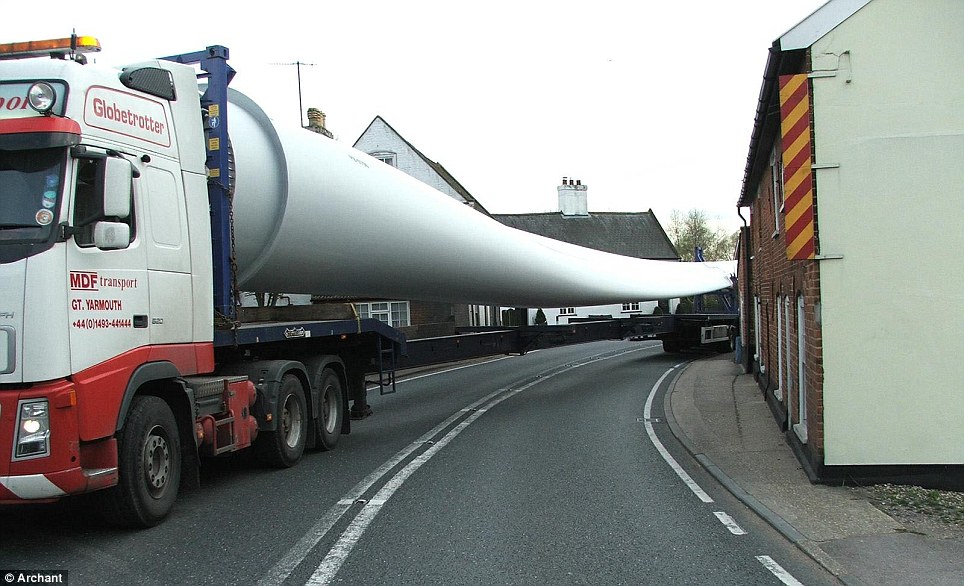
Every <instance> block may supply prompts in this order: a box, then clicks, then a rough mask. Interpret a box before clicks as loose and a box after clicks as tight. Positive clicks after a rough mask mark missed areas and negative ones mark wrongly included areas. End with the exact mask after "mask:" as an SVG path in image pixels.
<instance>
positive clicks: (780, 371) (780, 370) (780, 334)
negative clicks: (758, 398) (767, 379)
mask: <svg viewBox="0 0 964 586" xmlns="http://www.w3.org/2000/svg"><path fill="white" fill-rule="evenodd" d="M776 306H777V388H775V389H773V396H774V397H776V399H777V401H782V400H783V391H782V387H783V337H784V331H783V330H784V325H785V324H784V320H783V304H782V303H781V300H780V298H779V297H777V300H776ZM788 349H789V348H788Z"/></svg>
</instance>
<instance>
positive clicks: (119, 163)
mask: <svg viewBox="0 0 964 586" xmlns="http://www.w3.org/2000/svg"><path fill="white" fill-rule="evenodd" d="M104 164H105V168H104V182H103V184H102V185H103V189H104V192H103V201H104V216H106V217H114V218H126V217H128V216H130V215H131V180H132V178H133V176H134V171H133V167H132V166H131V164H130V162H128V161H127V160H125V159H121V158H115V157H108V158H107V159H105V160H104Z"/></svg>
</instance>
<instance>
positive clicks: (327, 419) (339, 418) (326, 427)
mask: <svg viewBox="0 0 964 586" xmlns="http://www.w3.org/2000/svg"><path fill="white" fill-rule="evenodd" d="M319 403H320V404H319V405H318V422H317V428H318V441H317V447H318V450H320V451H326V450H333V449H335V446H337V445H338V439H339V438H340V437H341V426H342V423H343V421H344V419H345V396H344V392H343V391H342V388H341V379H339V378H338V374H337V373H335V371H333V370H332V369H330V368H326V369H325V370H324V372H323V373H322V375H321V389H320V392H319Z"/></svg>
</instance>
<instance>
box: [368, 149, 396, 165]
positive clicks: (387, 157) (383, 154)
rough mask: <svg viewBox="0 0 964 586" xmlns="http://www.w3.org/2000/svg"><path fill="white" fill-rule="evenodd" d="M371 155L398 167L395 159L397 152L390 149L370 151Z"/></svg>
mask: <svg viewBox="0 0 964 586" xmlns="http://www.w3.org/2000/svg"><path fill="white" fill-rule="evenodd" d="M369 154H370V155H371V156H373V157H375V158H376V159H378V160H379V161H381V162H383V163H385V164H386V165H390V166H392V167H398V164H397V163H396V159H395V153H393V152H389V151H376V152H374V153H369Z"/></svg>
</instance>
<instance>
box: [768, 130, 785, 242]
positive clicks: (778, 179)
mask: <svg viewBox="0 0 964 586" xmlns="http://www.w3.org/2000/svg"><path fill="white" fill-rule="evenodd" d="M778 145H779V143H777V144H775V145H773V152H771V153H770V173H771V175H773V189H772V191H773V236H774V237H776V236H777V235H778V234H780V212H782V211H783V156H782V154H781V153H780V148H779V146H778Z"/></svg>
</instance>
